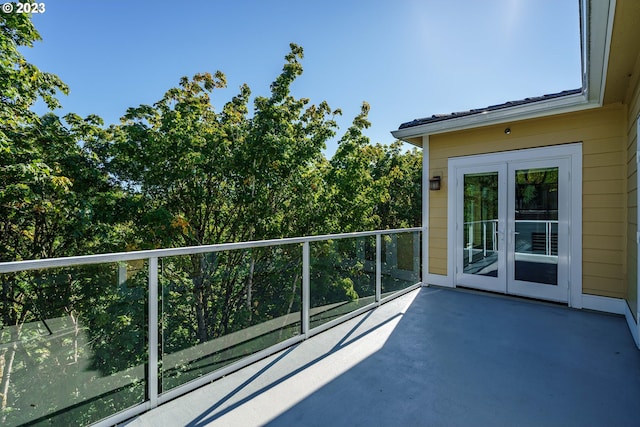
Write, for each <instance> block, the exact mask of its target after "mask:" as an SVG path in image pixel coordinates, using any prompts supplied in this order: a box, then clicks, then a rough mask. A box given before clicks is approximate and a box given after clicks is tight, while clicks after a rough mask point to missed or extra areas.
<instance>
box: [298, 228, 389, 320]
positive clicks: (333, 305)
mask: <svg viewBox="0 0 640 427" xmlns="http://www.w3.org/2000/svg"><path fill="white" fill-rule="evenodd" d="M375 242H376V240H375V236H365V237H358V238H345V239H335V240H325V241H317V242H311V243H310V291H311V293H310V310H309V314H310V326H311V328H314V327H317V326H320V325H322V324H323V323H326V322H329V321H331V320H333V319H336V318H338V317H340V316H343V315H345V314H347V313H349V312H351V311H354V310H357V309H358V308H360V307H364V306H366V305H368V304H371V303H373V302H374V301H375V284H376V279H375V275H376V262H375Z"/></svg>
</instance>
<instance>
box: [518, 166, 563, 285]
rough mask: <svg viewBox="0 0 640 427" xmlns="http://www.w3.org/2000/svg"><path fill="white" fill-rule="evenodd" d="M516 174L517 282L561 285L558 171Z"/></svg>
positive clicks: (544, 170)
mask: <svg viewBox="0 0 640 427" xmlns="http://www.w3.org/2000/svg"><path fill="white" fill-rule="evenodd" d="M515 173H516V200H515V210H516V211H515V245H514V250H515V267H514V268H515V279H516V280H524V281H527V282H536V283H545V284H549V285H557V284H558V168H557V167H556V168H543V169H523V170H517V171H516V172H515Z"/></svg>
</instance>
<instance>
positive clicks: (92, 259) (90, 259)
mask: <svg viewBox="0 0 640 427" xmlns="http://www.w3.org/2000/svg"><path fill="white" fill-rule="evenodd" d="M415 231H422V228H421V227H411V228H399V229H398V228H396V229H392V230H375V231H358V232H353V233H339V234H323V235H318V236H305V237H287V238H283V239H270V240H255V241H249V242H234V243H220V244H214V245H202V246H185V247H181V248H166V249H148V250H142V251H131V252H113V253H108V254H96V255H80V256H72V257H61V258H45V259H35V260H24V261H9V262H0V273H15V272H18V271H28V270H39V269H44V268H55V267H72V266H75V265H86V264H101V263H107V262H119V261H134V260H139V259H146V258H163V257H170V256H180V255H192V254H198V253H208V252H221V251H229V250H235V249H250V248H261V247H266V246H280V245H291V244H297V243H305V242H317V241H323V240H336V239H347V238H353V237H366V236H375V235H378V234H397V233H408V232H415Z"/></svg>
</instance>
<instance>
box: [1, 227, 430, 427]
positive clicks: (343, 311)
mask: <svg viewBox="0 0 640 427" xmlns="http://www.w3.org/2000/svg"><path fill="white" fill-rule="evenodd" d="M420 232H421V229H420V228H408V229H400V230H382V231H372V232H362V233H346V234H335V235H326V236H311V237H300V238H290V239H278V240H267V241H257V242H242V243H229V244H220V245H209V246H198V247H188V248H177V249H159V250H149V251H138V252H126V253H114V254H104V255H89V256H79V257H70V258H57V259H45V260H34V261H18V262H6V263H0V285H1V286H2V290H3V293H2V295H0V304H1V305H0V309H1V310H2V313H1V314H2V318H1V319H0V322H1V323H0V366H2V372H1V373H0V376H1V377H2V378H1V379H2V387H3V390H4V391H3V393H4V394H3V399H2V401H1V407H0V424H2V425H21V424H39V423H42V424H47V423H53V424H55V425H88V424H92V423H96V425H104V426H107V425H113V424H116V423H119V422H122V421H124V420H126V419H128V418H130V417H132V416H134V415H137V414H139V413H141V412H144V411H146V410H148V409H150V408H152V407H155V406H157V405H158V404H160V403H163V402H166V401H168V400H170V399H172V398H174V397H176V396H178V395H181V394H184V393H186V392H188V391H190V390H193V389H195V388H196V387H199V386H201V385H203V384H206V383H208V382H210V381H212V380H214V379H216V378H219V377H221V376H223V375H226V374H228V373H230V372H232V371H234V370H237V369H239V368H241V367H243V366H246V365H248V364H250V363H253V362H255V361H257V360H259V359H261V358H264V357H266V356H268V355H270V354H273V353H275V352H277V351H280V350H282V349H283V348H285V347H288V346H290V345H293V344H295V343H297V342H299V341H301V340H303V339H305V338H308V337H310V336H312V335H315V334H317V333H319V332H322V331H324V330H326V329H328V328H330V327H332V326H334V325H336V324H338V323H340V322H343V321H345V320H347V319H349V318H352V317H354V316H356V315H358V314H361V313H363V312H365V311H367V310H370V309H371V308H373V307H375V306H377V305H378V304H380V303H383V302H385V301H386V300H388V299H391V298H394V297H396V296H398V295H402V294H403V293H405V292H408V291H410V290H412V289H415V288H416V287H418V286H419V285H420V269H419V267H420Z"/></svg>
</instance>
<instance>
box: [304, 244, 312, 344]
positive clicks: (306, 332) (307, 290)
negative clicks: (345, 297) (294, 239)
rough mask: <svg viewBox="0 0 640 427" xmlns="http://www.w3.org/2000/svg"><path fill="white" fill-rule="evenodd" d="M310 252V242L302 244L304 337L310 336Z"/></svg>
mask: <svg viewBox="0 0 640 427" xmlns="http://www.w3.org/2000/svg"><path fill="white" fill-rule="evenodd" d="M310 257H311V255H310V251H309V242H304V243H303V244H302V335H304V336H305V337H307V336H308V335H309V323H310V319H309V306H310V304H311V296H310V292H311V291H310V283H309V282H310V269H309V263H310Z"/></svg>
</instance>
